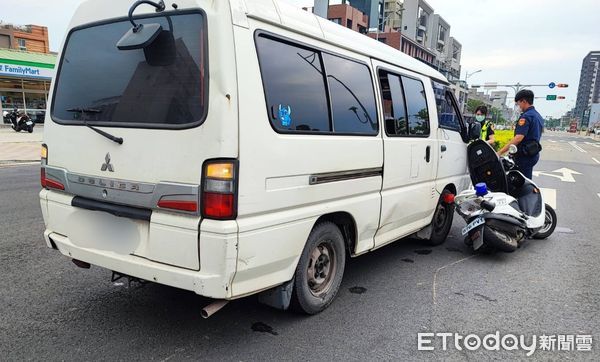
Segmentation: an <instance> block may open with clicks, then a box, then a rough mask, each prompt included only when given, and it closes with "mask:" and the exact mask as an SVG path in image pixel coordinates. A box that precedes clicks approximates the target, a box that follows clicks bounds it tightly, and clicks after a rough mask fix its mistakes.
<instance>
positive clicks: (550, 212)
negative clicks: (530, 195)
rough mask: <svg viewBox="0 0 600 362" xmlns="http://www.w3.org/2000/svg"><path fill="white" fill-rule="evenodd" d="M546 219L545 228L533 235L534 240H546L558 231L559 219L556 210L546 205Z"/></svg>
mask: <svg viewBox="0 0 600 362" xmlns="http://www.w3.org/2000/svg"><path fill="white" fill-rule="evenodd" d="M545 207H546V218H545V221H544V226H543V227H542V228H541V229H540V231H538V232H537V233H536V234H534V235H533V238H534V239H546V238H548V237H549V236H550V235H552V233H553V232H554V229H556V224H557V223H558V219H557V218H556V212H555V211H554V209H553V208H552V207H551V206H550V205H548V204H546V205H545Z"/></svg>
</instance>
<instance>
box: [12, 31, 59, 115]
mask: <svg viewBox="0 0 600 362" xmlns="http://www.w3.org/2000/svg"><path fill="white" fill-rule="evenodd" d="M55 63H56V54H53V53H51V52H50V50H49V41H48V30H47V28H46V27H43V26H37V25H26V26H15V25H7V24H3V25H0V114H2V112H3V111H9V110H12V109H14V108H17V109H19V110H21V111H25V112H27V114H29V116H30V117H31V118H32V119H33V120H35V121H36V122H43V120H44V116H45V113H46V102H47V100H48V92H49V90H50V82H51V80H52V78H53V77H54V65H55Z"/></svg>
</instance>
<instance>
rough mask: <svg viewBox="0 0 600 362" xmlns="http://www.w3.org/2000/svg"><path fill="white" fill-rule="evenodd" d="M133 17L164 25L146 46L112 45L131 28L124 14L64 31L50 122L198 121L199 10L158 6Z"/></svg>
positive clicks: (181, 124)
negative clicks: (171, 12)
mask: <svg viewBox="0 0 600 362" xmlns="http://www.w3.org/2000/svg"><path fill="white" fill-rule="evenodd" d="M136 22H137V23H142V24H144V23H159V24H161V25H162V29H163V31H162V33H161V34H160V35H159V37H158V38H157V39H156V40H155V41H154V43H152V44H151V45H150V46H149V47H147V48H146V49H136V50H119V49H117V46H116V44H117V42H118V41H119V39H121V37H122V36H123V34H125V33H126V32H127V31H128V30H129V29H130V28H131V23H130V22H129V21H127V20H123V21H118V22H111V23H103V24H101V25H94V26H88V27H83V28H79V29H76V30H74V31H73V32H71V33H70V35H69V37H68V39H67V43H66V46H65V49H64V52H63V56H62V59H61V63H60V67H59V70H58V74H57V81H56V86H55V92H54V100H53V103H52V113H51V114H52V119H53V120H54V121H56V122H57V123H66V124H83V123H84V122H87V123H88V124H95V125H105V126H114V127H119V126H120V127H140V128H186V127H191V126H196V125H198V124H200V123H201V122H202V121H203V118H204V115H205V106H206V97H205V95H206V92H207V89H206V87H207V82H206V77H205V68H206V61H205V59H206V50H205V49H206V48H205V43H206V41H205V37H206V34H205V31H204V28H205V27H204V17H203V15H202V14H199V13H187V14H178V15H170V16H169V15H168V13H162V14H160V16H152V17H145V18H140V19H136ZM73 109H94V110H97V112H73Z"/></svg>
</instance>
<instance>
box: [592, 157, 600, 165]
mask: <svg viewBox="0 0 600 362" xmlns="http://www.w3.org/2000/svg"><path fill="white" fill-rule="evenodd" d="M592 160H594V161H595V162H596V163H597V164H600V161H598V160H597V159H596V157H592Z"/></svg>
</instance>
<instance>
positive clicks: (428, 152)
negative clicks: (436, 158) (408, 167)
mask: <svg viewBox="0 0 600 362" xmlns="http://www.w3.org/2000/svg"><path fill="white" fill-rule="evenodd" d="M430 158H431V146H427V148H426V149H425V161H427V163H429V159H430Z"/></svg>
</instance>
